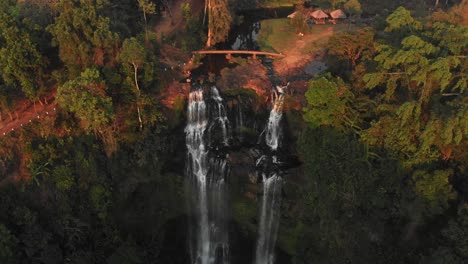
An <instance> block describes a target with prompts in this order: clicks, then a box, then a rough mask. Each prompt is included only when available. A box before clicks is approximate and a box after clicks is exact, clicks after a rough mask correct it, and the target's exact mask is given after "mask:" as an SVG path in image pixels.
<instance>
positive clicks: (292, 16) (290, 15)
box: [288, 11, 300, 18]
mask: <svg viewBox="0 0 468 264" xmlns="http://www.w3.org/2000/svg"><path fill="white" fill-rule="evenodd" d="M299 14H300V12H299V11H295V12H294V13H292V14H289V15H288V18H295V17H296V16H298V15H299Z"/></svg>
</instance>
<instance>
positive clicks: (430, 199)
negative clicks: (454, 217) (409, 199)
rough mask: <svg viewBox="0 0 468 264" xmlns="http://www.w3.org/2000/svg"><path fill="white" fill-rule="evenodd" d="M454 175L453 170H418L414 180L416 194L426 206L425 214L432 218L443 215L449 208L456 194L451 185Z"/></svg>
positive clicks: (413, 176) (414, 174)
mask: <svg viewBox="0 0 468 264" xmlns="http://www.w3.org/2000/svg"><path fill="white" fill-rule="evenodd" d="M452 175H453V171H451V170H446V171H442V170H436V171H434V172H432V173H431V172H427V171H423V170H416V171H415V172H414V173H413V175H412V179H413V181H414V183H415V192H416V194H417V195H418V197H419V199H421V200H422V203H423V204H424V213H425V214H426V215H429V216H432V215H437V214H442V213H444V212H445V210H447V208H448V207H449V201H451V200H453V199H455V197H456V194H455V192H454V190H453V187H452V185H451V184H450V183H449V179H450V177H451V176H452Z"/></svg>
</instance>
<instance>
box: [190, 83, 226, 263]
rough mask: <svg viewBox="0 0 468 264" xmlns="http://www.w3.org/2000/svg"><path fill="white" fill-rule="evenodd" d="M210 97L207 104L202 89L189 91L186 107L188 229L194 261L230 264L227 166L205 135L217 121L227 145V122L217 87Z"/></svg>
mask: <svg viewBox="0 0 468 264" xmlns="http://www.w3.org/2000/svg"><path fill="white" fill-rule="evenodd" d="M211 98H212V99H213V100H214V101H215V104H214V106H213V107H207V103H206V102H207V100H205V98H204V92H203V90H202V89H195V90H193V91H192V92H190V95H189V102H188V108H187V117H188V118H187V119H188V120H187V126H186V128H185V133H186V145H187V174H188V178H189V180H190V188H191V189H192V192H193V193H192V194H193V195H192V197H189V198H188V199H190V204H191V207H192V208H193V211H194V213H195V220H194V223H193V225H192V230H191V234H192V236H193V238H192V239H191V256H192V263H194V264H228V263H229V240H228V239H229V238H228V227H227V197H226V196H227V190H226V189H227V182H226V180H227V177H228V172H229V169H228V165H227V162H226V155H225V154H224V155H223V154H222V153H216V151H213V150H210V149H209V147H208V146H209V145H210V143H211V142H207V137H206V135H205V134H206V131H207V128H208V127H210V129H211V128H213V127H214V125H215V124H216V123H218V124H219V127H220V128H221V131H222V135H223V142H225V144H227V142H228V132H229V131H228V128H229V122H228V120H227V116H226V111H225V110H224V105H223V100H222V98H221V97H220V95H219V92H218V90H217V89H216V88H214V89H213V88H212V89H211ZM208 106H210V105H208ZM210 109H214V110H212V111H211V112H212V115H210V114H209V113H208V112H209V110H210ZM211 116H212V117H213V118H209V117H211ZM213 129H215V128H213ZM214 133H216V130H215V132H214Z"/></svg>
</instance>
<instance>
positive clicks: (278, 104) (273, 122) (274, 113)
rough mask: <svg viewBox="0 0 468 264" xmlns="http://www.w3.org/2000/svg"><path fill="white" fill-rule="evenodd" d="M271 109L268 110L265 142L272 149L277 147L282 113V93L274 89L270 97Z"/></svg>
mask: <svg viewBox="0 0 468 264" xmlns="http://www.w3.org/2000/svg"><path fill="white" fill-rule="evenodd" d="M272 103H273V109H271V111H270V117H269V118H268V125H267V129H266V135H265V142H266V144H267V145H268V146H269V147H270V148H271V149H272V150H276V149H277V148H278V141H279V138H280V132H281V131H280V125H279V123H280V120H281V116H282V115H283V103H284V95H283V94H279V95H278V92H277V91H276V90H275V91H274V93H273V97H272Z"/></svg>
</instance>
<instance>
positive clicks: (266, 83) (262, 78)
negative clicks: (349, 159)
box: [216, 59, 272, 98]
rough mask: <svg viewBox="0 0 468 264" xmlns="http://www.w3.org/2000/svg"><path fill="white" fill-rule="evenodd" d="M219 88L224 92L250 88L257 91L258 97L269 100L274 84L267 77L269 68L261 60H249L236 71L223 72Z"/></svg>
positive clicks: (236, 68) (218, 84)
mask: <svg viewBox="0 0 468 264" xmlns="http://www.w3.org/2000/svg"><path fill="white" fill-rule="evenodd" d="M216 84H217V86H218V87H222V89H223V90H231V89H240V88H248V89H252V90H254V91H255V93H256V94H257V95H258V96H261V97H263V98H267V97H268V95H269V94H270V90H271V86H272V83H271V82H270V80H269V78H268V75H267V68H266V67H265V66H264V65H263V64H262V63H261V62H260V61H259V60H253V59H252V60H249V62H248V63H242V64H241V65H239V66H237V67H235V68H234V69H229V68H226V69H224V70H222V71H221V78H220V79H219V80H218V81H217V83H216Z"/></svg>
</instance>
